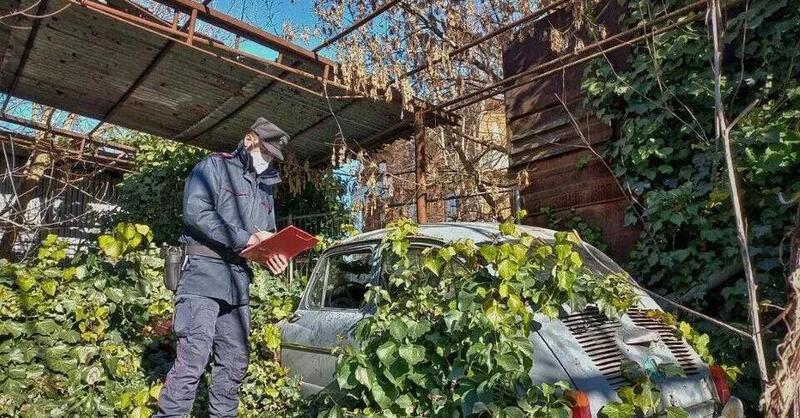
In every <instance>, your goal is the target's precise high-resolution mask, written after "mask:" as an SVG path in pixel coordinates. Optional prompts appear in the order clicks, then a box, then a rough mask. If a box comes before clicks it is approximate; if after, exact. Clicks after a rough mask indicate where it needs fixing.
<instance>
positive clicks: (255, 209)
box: [176, 146, 281, 305]
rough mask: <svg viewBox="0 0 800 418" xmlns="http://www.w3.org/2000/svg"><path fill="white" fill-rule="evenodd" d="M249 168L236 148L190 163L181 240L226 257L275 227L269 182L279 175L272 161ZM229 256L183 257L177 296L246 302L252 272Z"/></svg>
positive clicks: (247, 160)
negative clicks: (257, 168) (256, 234)
mask: <svg viewBox="0 0 800 418" xmlns="http://www.w3.org/2000/svg"><path fill="white" fill-rule="evenodd" d="M251 166H252V159H251V157H250V153H248V152H247V151H246V150H244V148H242V147H241V146H239V148H237V149H236V151H234V152H233V153H231V154H227V153H214V154H211V155H209V156H208V157H206V158H205V159H203V160H202V161H200V162H199V163H198V164H197V165H196V166H195V167H194V169H193V170H192V173H191V174H190V175H189V178H188V179H186V185H185V188H184V191H183V225H184V229H183V235H181V239H180V241H181V243H183V244H185V245H192V244H202V245H205V246H207V247H210V248H212V249H214V250H216V251H217V252H218V253H220V254H223V255H225V256H226V258H227V257H232V256H235V255H236V254H237V253H238V252H239V251H241V250H242V249H244V248H245V247H246V246H247V241H248V240H249V239H250V235H252V234H253V233H254V232H257V231H275V210H274V207H275V200H274V198H273V186H274V185H275V184H277V183H280V181H281V178H280V175H279V174H278V170H277V169H275V168H274V167H273V166H272V165H271V166H270V168H269V169H267V170H266V171H264V172H263V173H261V174H260V175H256V173H255V171H254V170H253V169H252V167H251ZM233 258H235V257H233ZM230 259H231V258H228V261H225V260H220V259H215V258H211V257H204V256H199V255H190V256H188V257H187V259H186V261H185V262H184V264H183V268H182V271H181V279H180V281H179V282H178V289H177V291H176V294H178V295H181V294H189V295H199V296H206V297H210V298H214V299H220V300H223V301H225V302H227V303H229V304H232V305H245V304H247V303H249V301H250V295H249V285H250V279H251V277H252V270H251V269H250V267H249V266H248V265H247V264H246V263H245V262H244V261H243V260H241V259H238V260H237V261H230Z"/></svg>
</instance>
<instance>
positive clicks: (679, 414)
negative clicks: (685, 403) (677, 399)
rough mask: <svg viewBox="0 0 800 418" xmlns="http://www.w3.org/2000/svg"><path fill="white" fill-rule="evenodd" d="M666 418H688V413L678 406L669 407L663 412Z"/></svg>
mask: <svg viewBox="0 0 800 418" xmlns="http://www.w3.org/2000/svg"><path fill="white" fill-rule="evenodd" d="M665 412H666V413H667V418H689V413H688V412H686V410H685V409H683V408H681V407H679V406H670V407H669V408H667V409H666V411H665Z"/></svg>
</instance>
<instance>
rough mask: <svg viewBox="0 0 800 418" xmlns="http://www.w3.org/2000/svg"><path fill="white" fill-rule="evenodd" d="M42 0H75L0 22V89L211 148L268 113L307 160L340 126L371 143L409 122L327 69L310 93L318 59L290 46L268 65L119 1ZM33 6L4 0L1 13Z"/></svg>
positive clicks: (227, 143) (318, 154)
mask: <svg viewBox="0 0 800 418" xmlns="http://www.w3.org/2000/svg"><path fill="white" fill-rule="evenodd" d="M42 2H43V3H41V7H40V8H39V9H38V10H37V7H38V6H37V7H34V8H33V10H31V11H30V12H29V13H31V14H33V12H34V10H35V11H37V13H36V14H37V15H46V14H48V13H54V12H56V11H58V10H59V9H61V8H63V7H65V6H66V5H68V4H69V5H70V6H69V7H67V8H66V9H65V10H63V11H61V12H59V13H56V14H54V15H53V16H51V17H47V18H44V19H28V18H10V19H6V20H5V21H4V23H8V24H7V25H2V26H0V50H2V51H3V54H2V57H1V58H0V59H2V61H0V90H2V91H3V92H5V93H7V94H8V93H10V94H12V95H13V96H15V97H19V98H23V99H27V100H31V101H34V102H38V103H41V104H45V105H48V106H53V107H56V108H60V109H63V110H66V111H70V112H74V113H77V114H80V115H83V116H87V117H90V118H95V119H98V120H103V119H104V118H105V120H106V122H108V123H111V124H115V125H118V126H122V127H125V128H130V129H133V130H137V131H141V132H146V133H150V134H154V135H159V136H162V137H166V138H172V139H176V140H178V141H181V142H185V143H190V144H194V145H198V146H202V147H206V148H210V149H213V150H230V149H231V148H232V147H234V146H235V144H236V143H237V142H238V141H239V140H240V139H241V138H242V137H243V135H244V134H245V132H246V131H247V128H248V127H249V126H250V124H251V123H252V122H253V120H255V118H257V117H258V116H264V117H266V118H268V119H270V120H271V121H273V122H274V123H275V124H277V125H278V126H281V127H282V128H283V129H284V130H285V131H286V132H287V133H288V134H289V135H290V136H292V139H291V141H290V146H291V147H292V148H293V149H294V151H295V153H296V154H297V156H298V158H299V159H300V160H303V159H309V160H310V161H312V162H315V161H319V160H324V159H325V158H326V156H327V155H328V154H329V150H330V144H331V143H332V142H333V141H334V139H335V138H336V137H337V133H338V132H339V126H341V131H342V133H343V135H344V137H345V138H346V139H347V140H349V141H352V142H356V143H359V144H361V145H362V146H364V147H368V146H369V145H374V143H376V142H380V141H383V140H386V139H388V138H387V137H391V135H387V134H397V133H399V132H402V129H401V128H404V127H405V126H406V124H407V123H408V122H409V121H410V118H408V117H406V118H404V116H409V115H407V114H406V115H404V114H403V110H402V106H401V105H400V104H399V103H398V102H397V101H395V102H393V103H387V102H379V101H375V100H372V99H367V98H356V99H352V98H350V97H353V96H352V94H351V93H350V92H347V91H346V90H345V89H343V88H342V87H341V86H339V85H337V84H336V83H334V82H332V81H330V80H329V79H328V81H327V82H326V88H325V89H324V90H327V94H329V95H330V96H328V97H325V96H326V95H325V94H312V93H313V92H318V93H323V91H324V90H323V88H322V85H323V83H322V80H323V68H324V67H325V65H326V64H327V63H328V61H326V60H323V59H319V60H312V59H309V58H308V57H307V56H303V57H301V56H300V55H294V54H292V55H287V53H286V52H285V51H283V54H282V55H281V56H280V57H279V60H278V61H279V64H282V67H281V66H271V65H270V64H269V62H268V61H267V60H265V59H262V58H259V57H254V56H252V55H248V54H246V53H243V52H241V51H235V50H232V49H230V48H227V47H226V46H225V45H222V44H221V43H219V42H216V41H214V40H213V39H211V38H208V37H205V36H202V35H200V34H195V35H194V37H193V38H192V37H191V36H189V35H187V34H186V33H181V32H180V31H179V29H177V28H176V27H173V26H172V25H171V22H166V21H162V20H157V19H155V18H153V17H152V16H149V15H145V14H142V13H139V14H138V15H134V14H130V13H128V12H127V11H125V9H127V10H128V11H130V10H131V7H120V5H121V4H122V5H125V3H124V1H123V0H113V1H109V2H108V3H106V4H103V3H98V2H95V1H94V0H83V1H78V0H74V1H73V0H42ZM196 4H199V3H196ZM31 5H36V2H35V0H22V1H21V2H18V1H15V0H0V16H3V15H7V14H9V13H11V12H13V11H15V10H19V9H22V8H26V7H29V6H31ZM127 6H130V4H127ZM214 13H217V14H219V12H216V11H215V12H214ZM14 19H17V20H16V21H15V20H14ZM17 26H23V27H28V28H27V29H25V28H22V29H19V28H16V27H17ZM190 38H192V40H193V42H189V39H190ZM26 49H28V50H29V51H28V52H25V51H26ZM289 67H291V68H289ZM292 69H297V70H301V71H303V72H305V73H308V74H312V75H314V76H317V79H316V80H315V79H313V78H311V77H308V75H305V76H304V75H303V74H299V73H293V72H292ZM270 76H275V77H279V78H281V79H283V80H285V81H287V82H288V83H285V82H283V81H280V80H276V79H274V78H272V77H270ZM289 83H291V84H289ZM292 84H293V85H292ZM132 87H134V88H132ZM129 90H130V91H129ZM331 96H334V97H333V98H329V97H331ZM335 96H342V97H335ZM331 109H333V113H334V114H335V116H336V117H335V118H334V117H331ZM408 124H409V125H410V123H408ZM387 130H388V131H387Z"/></svg>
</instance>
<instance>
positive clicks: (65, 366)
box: [0, 224, 302, 417]
mask: <svg viewBox="0 0 800 418" xmlns="http://www.w3.org/2000/svg"><path fill="white" fill-rule="evenodd" d="M151 239H152V233H151V232H150V229H149V228H148V227H147V226H144V225H134V224H120V225H118V226H117V227H116V228H114V230H113V231H112V233H111V234H109V235H104V236H102V237H101V238H100V240H99V241H100V252H99V253H98V254H94V253H89V252H82V253H78V254H76V255H75V256H74V257H72V258H67V254H66V251H65V250H66V243H64V242H61V241H59V240H58V239H56V237H55V236H54V235H50V236H49V237H47V239H46V240H45V241H44V242H43V243H42V245H41V247H40V248H39V250H38V254H37V257H36V259H34V260H31V261H28V262H25V263H9V262H7V261H5V260H2V261H0V263H1V264H0V363H2V364H3V365H4V368H5V371H4V373H3V375H2V376H0V416H14V417H17V416H21V417H44V416H132V417H148V416H150V415H151V414H152V413H153V412H154V406H155V401H156V399H157V397H158V394H159V391H160V388H161V384H162V381H163V378H164V376H165V374H166V372H167V371H168V369H169V367H170V362H171V361H172V355H173V353H174V348H173V346H172V341H171V322H172V321H171V314H172V302H171V296H172V295H171V293H169V292H168V291H167V290H166V289H165V288H164V286H163V285H162V283H161V280H162V273H163V262H162V261H161V259H160V258H159V257H158V255H157V249H156V248H155V246H154V245H152V244H151V243H150V240H151ZM300 286H302V284H301V283H299V282H296V283H295V284H294V285H293V286H287V285H285V284H284V283H283V282H282V281H280V280H279V279H277V278H275V277H272V276H268V275H266V274H265V273H263V272H259V274H258V277H257V278H256V280H254V284H253V296H252V305H253V333H252V335H251V341H250V343H251V349H252V351H253V354H252V356H251V358H252V363H251V367H250V369H249V370H248V376H247V378H246V382H247V383H246V384H245V386H244V388H243V393H242V406H243V411H246V414H245V416H275V415H287V414H288V413H291V410H290V409H289V407H290V406H292V405H295V404H298V405H299V403H297V402H295V401H296V400H297V399H299V395H298V394H297V390H296V382H295V381H293V380H292V379H288V378H287V377H286V371H285V370H284V369H283V368H281V367H280V366H279V365H278V364H277V363H276V362H275V360H274V355H275V354H274V353H275V349H276V347H277V345H278V344H279V341H280V339H279V338H280V336H279V334H276V333H275V328H274V326H273V325H271V323H272V322H275V321H276V320H278V319H280V318H282V317H285V316H286V315H288V314H289V313H291V311H292V310H293V309H294V305H295V304H296V302H297V299H298V296H299V288H300ZM276 339H277V340H276ZM205 399H206V396H205V393H203V391H202V390H201V393H200V394H199V395H198V401H197V402H196V404H195V412H196V414H198V415H202V413H203V411H204V402H205ZM284 412H286V413H284Z"/></svg>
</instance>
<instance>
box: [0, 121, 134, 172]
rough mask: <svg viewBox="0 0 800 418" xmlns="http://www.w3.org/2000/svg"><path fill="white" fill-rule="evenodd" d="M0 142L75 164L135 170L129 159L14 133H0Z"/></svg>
mask: <svg viewBox="0 0 800 418" xmlns="http://www.w3.org/2000/svg"><path fill="white" fill-rule="evenodd" d="M0 142H6V143H9V144H11V145H12V146H14V147H20V148H23V149H27V150H30V151H35V150H44V151H47V152H50V153H52V154H56V155H57V156H58V157H63V158H67V159H70V160H73V161H77V162H84V163H90V164H95V165H98V166H101V167H104V168H109V169H112V170H119V171H123V172H126V173H134V172H135V169H136V166H135V164H134V162H133V160H131V159H126V158H119V157H117V158H114V157H108V156H105V155H95V154H96V153H95V154H85V153H83V152H82V151H78V150H74V149H69V148H65V147H61V146H58V145H55V144H51V143H50V142H49V141H44V142H42V141H38V142H37V141H36V140H34V139H33V138H30V137H28V136H27V135H21V134H19V133H15V132H9V131H0ZM109 148H113V146H109Z"/></svg>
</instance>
